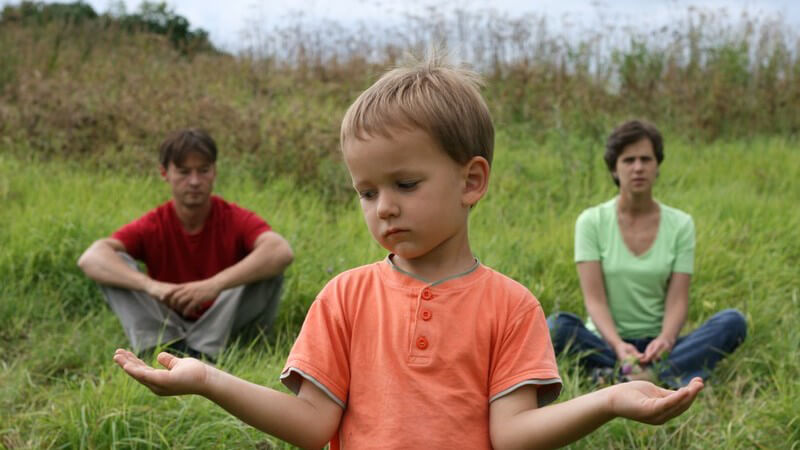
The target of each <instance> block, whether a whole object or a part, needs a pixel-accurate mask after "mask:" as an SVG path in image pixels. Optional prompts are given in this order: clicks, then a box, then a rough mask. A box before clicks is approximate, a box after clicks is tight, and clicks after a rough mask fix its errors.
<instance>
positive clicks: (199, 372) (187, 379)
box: [114, 348, 210, 395]
mask: <svg viewBox="0 0 800 450" xmlns="http://www.w3.org/2000/svg"><path fill="white" fill-rule="evenodd" d="M114 362H116V363H117V364H119V366H120V367H122V369H123V370H125V372H127V374H128V375H130V376H131V377H133V378H134V379H135V380H136V381H138V382H139V383H142V384H143V385H145V386H147V387H148V388H149V389H150V390H151V391H153V392H154V393H155V394H158V395H183V394H202V392H203V387H204V386H205V385H206V381H207V380H208V375H209V369H210V366H208V365H206V364H204V363H202V362H200V361H198V360H196V359H194V358H178V357H177V356H173V355H170V354H169V353H166V352H161V353H159V354H158V362H159V364H161V365H162V366H164V367H166V368H167V370H164V369H154V368H152V367H150V366H148V365H147V364H145V362H144V361H142V360H141V359H139V358H137V357H136V355H134V354H133V353H131V352H129V351H128V350H124V349H121V348H120V349H117V351H116V352H115V353H114Z"/></svg>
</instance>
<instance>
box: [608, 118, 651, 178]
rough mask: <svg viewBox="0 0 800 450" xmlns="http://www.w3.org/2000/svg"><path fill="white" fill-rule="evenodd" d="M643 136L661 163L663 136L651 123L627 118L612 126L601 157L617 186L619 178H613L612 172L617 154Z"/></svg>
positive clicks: (615, 164) (617, 157)
mask: <svg viewBox="0 0 800 450" xmlns="http://www.w3.org/2000/svg"><path fill="white" fill-rule="evenodd" d="M645 138H646V139H649V140H650V143H651V144H652V145H653V153H655V157H656V162H657V163H658V164H659V165H661V161H663V160H664V138H662V137H661V133H660V132H659V131H658V128H656V126H655V125H653V124H652V123H650V122H647V121H644V120H639V119H634V120H629V121H627V122H625V123H623V124H621V125H619V126H618V127H617V128H614V131H612V132H611V134H610V135H609V136H608V139H607V140H606V153H605V155H604V156H603V159H605V161H606V166H608V171H609V172H611V173H612V178H613V179H614V184H616V185H617V186H619V180H617V179H616V178H614V176H613V173H614V171H615V170H617V159H619V155H621V154H622V151H623V150H625V147H627V146H629V145H631V144H634V143H636V142H639V141H640V140H642V139H645Z"/></svg>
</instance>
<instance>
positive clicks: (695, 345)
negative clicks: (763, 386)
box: [548, 120, 747, 388]
mask: <svg viewBox="0 0 800 450" xmlns="http://www.w3.org/2000/svg"><path fill="white" fill-rule="evenodd" d="M663 159H664V151H663V139H662V137H661V134H660V133H659V131H658V130H657V129H656V128H655V127H654V126H653V125H652V124H649V123H646V122H643V121H638V120H632V121H629V122H626V123H624V124H622V125H620V126H619V127H617V128H616V129H615V130H614V131H613V132H612V133H611V135H610V136H609V137H608V141H607V143H606V153H605V161H606V164H607V165H608V169H609V171H610V172H611V177H612V178H613V179H614V182H615V183H616V184H617V186H619V195H618V196H616V197H614V198H613V199H611V200H609V201H607V202H605V203H602V204H600V205H597V206H594V207H592V208H589V209H587V210H585V211H583V213H581V215H580V216H579V217H578V220H577V222H576V224H575V261H576V263H577V267H578V277H579V278H580V284H581V290H582V291H583V297H584V302H585V305H586V310H587V312H588V314H589V319H588V320H587V322H586V324H585V326H584V324H583V323H582V321H581V320H580V318H578V317H577V316H575V315H574V314H569V313H557V314H554V315H552V316H551V317H550V318H548V325H549V326H550V331H551V334H552V338H553V345H554V347H555V350H556V353H557V354H558V353H560V352H561V351H563V350H564V349H565V348H566V349H568V351H569V352H571V353H578V354H580V355H582V356H581V363H582V365H584V366H585V367H586V368H588V369H590V370H592V371H593V374H595V376H596V375H597V374H598V373H601V374H602V373H604V374H606V375H611V376H612V377H613V376H614V374H616V372H614V371H613V369H614V368H615V367H618V365H617V363H618V362H628V363H629V364H632V365H633V367H634V368H635V369H634V370H633V371H632V373H630V375H628V376H629V377H630V378H632V379H633V378H635V379H649V380H651V381H656V380H660V381H661V382H662V383H664V384H666V385H668V386H671V387H673V388H675V387H679V386H685V385H686V384H688V383H689V381H690V380H691V379H692V377H695V376H699V377H702V378H703V379H706V378H708V376H709V374H710V371H711V370H712V369H713V368H714V366H715V365H716V364H717V362H719V361H720V360H721V359H722V358H723V357H724V356H725V355H726V354H728V353H731V352H733V351H734V350H735V349H736V347H738V346H739V344H740V343H741V342H742V341H743V340H744V338H745V336H746V334H747V323H746V322H745V318H744V316H743V315H742V314H741V313H740V312H739V311H737V310H735V309H727V310H724V311H722V312H719V313H717V314H715V315H714V316H713V317H711V318H710V319H709V320H708V321H707V322H705V323H704V324H703V325H702V326H701V327H700V328H698V329H697V330H695V331H694V332H692V333H690V334H688V335H686V336H682V337H680V336H679V334H680V331H681V328H683V325H684V322H685V321H686V315H687V311H688V309H689V284H690V282H691V274H692V270H693V266H694V247H695V232H694V222H693V221H692V217H691V216H689V215H688V214H686V213H684V212H682V211H679V210H677V209H675V208H671V207H669V206H667V205H664V204H661V203H659V202H658V201H657V200H655V199H654V198H653V192H652V188H653V184H654V183H655V181H656V178H657V177H658V171H659V167H660V164H661V161H663ZM623 369H624V370H625V372H628V371H629V369H628V368H623Z"/></svg>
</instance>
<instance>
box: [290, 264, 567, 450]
mask: <svg viewBox="0 0 800 450" xmlns="http://www.w3.org/2000/svg"><path fill="white" fill-rule="evenodd" d="M281 379H282V380H283V382H284V383H285V384H286V386H287V387H289V389H291V390H292V391H294V392H295V393H296V392H298V391H299V388H300V384H301V382H302V381H303V380H304V379H305V380H308V381H311V382H313V383H314V384H315V385H317V386H318V387H320V388H322V389H323V390H324V391H325V392H326V393H327V394H328V395H329V396H331V398H332V399H333V400H334V401H336V402H337V403H338V404H339V405H340V406H342V408H344V412H343V415H342V420H341V422H340V424H339V430H338V433H337V436H334V441H333V442H331V444H332V445H331V447H332V448H342V449H350V448H356V449H359V448H369V449H377V448H392V449H396V448H469V449H478V448H490V447H491V442H490V439H489V403H490V402H491V401H493V400H495V399H496V398H498V397H501V396H503V395H505V394H507V393H509V392H511V391H513V390H514V389H516V388H518V387H520V386H522V385H525V384H536V385H539V387H538V391H537V394H538V401H539V406H543V405H545V404H547V403H550V402H552V401H553V400H554V399H555V398H556V397H557V396H558V393H559V391H560V389H561V379H560V378H559V376H558V368H557V367H556V359H555V355H554V352H553V346H552V344H551V343H550V333H549V332H548V329H547V323H546V322H545V316H544V313H543V311H542V307H541V305H540V304H539V302H538V301H537V300H536V298H535V297H534V296H533V295H532V294H531V293H530V292H529V291H528V290H527V289H526V288H525V287H524V286H522V285H521V284H519V283H517V282H515V281H514V280H512V279H510V278H508V277H506V276H504V275H502V274H500V273H498V272H496V271H494V270H492V269H490V268H488V267H486V266H483V265H478V266H477V267H476V268H475V269H474V270H472V271H471V272H469V273H466V274H464V275H462V276H459V277H456V278H452V279H447V280H443V281H440V282H438V283H426V282H424V281H421V280H419V279H416V278H414V277H412V276H410V275H409V274H407V273H404V272H403V271H401V270H399V269H397V268H395V267H394V266H393V265H392V264H391V263H390V262H389V261H388V259H387V260H385V261H382V262H378V263H374V264H370V265H367V266H363V267H359V268H357V269H353V270H349V271H347V272H344V273H342V274H340V275H339V276H337V277H336V278H334V279H333V280H331V281H330V282H329V283H328V284H327V285H326V286H325V288H324V289H323V290H322V292H320V294H319V296H318V297H317V299H316V300H315V301H314V303H313V304H312V305H311V308H310V309H309V311H308V315H307V316H306V320H305V323H304V324H303V328H302V330H301V331H300V335H299V336H298V338H297V341H296V342H295V343H294V347H293V348H292V351H291V353H290V354H289V358H288V360H287V362H286V366H285V367H284V370H283V373H282V374H281ZM337 437H338V439H337Z"/></svg>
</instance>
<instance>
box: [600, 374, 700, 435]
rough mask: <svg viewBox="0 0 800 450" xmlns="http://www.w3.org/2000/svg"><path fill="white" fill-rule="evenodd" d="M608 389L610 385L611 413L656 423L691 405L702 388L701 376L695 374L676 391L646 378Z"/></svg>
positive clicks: (660, 422)
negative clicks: (685, 384) (664, 387)
mask: <svg viewBox="0 0 800 450" xmlns="http://www.w3.org/2000/svg"><path fill="white" fill-rule="evenodd" d="M609 389H612V391H611V392H610V395H611V396H610V405H611V410H612V412H613V414H614V415H616V416H619V417H626V418H628V419H632V420H636V421H638V422H643V423H649V424H651V425H660V424H662V423H664V422H666V421H668V420H669V419H672V418H673V417H675V416H678V415H680V414H681V413H682V412H684V411H686V410H687V409H688V408H689V406H691V405H692V402H693V401H694V399H695V397H697V394H698V393H699V392H700V391H701V390H702V389H703V380H702V379H701V378H699V377H696V378H694V379H692V381H691V382H690V383H689V384H688V385H687V386H684V387H682V388H680V389H678V390H677V391H672V390H669V389H662V388H660V387H658V386H656V385H654V384H653V383H649V382H647V381H630V382H628V383H622V384H617V385H615V386H612V387H611V388H609Z"/></svg>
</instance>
